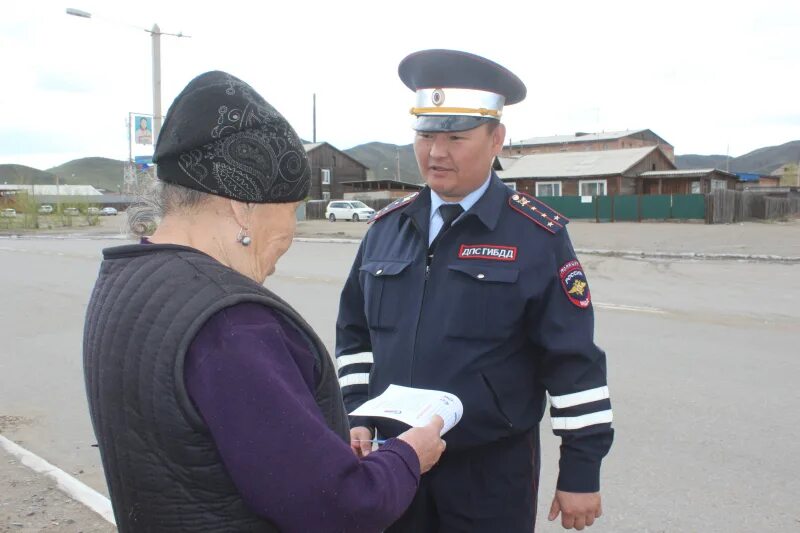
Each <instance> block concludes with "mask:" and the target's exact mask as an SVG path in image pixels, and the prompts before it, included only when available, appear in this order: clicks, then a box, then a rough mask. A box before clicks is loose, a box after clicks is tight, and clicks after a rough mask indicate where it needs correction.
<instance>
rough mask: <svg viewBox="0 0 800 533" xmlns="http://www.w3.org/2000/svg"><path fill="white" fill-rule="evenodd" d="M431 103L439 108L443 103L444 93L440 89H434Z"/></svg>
mask: <svg viewBox="0 0 800 533" xmlns="http://www.w3.org/2000/svg"><path fill="white" fill-rule="evenodd" d="M431 102H433V105H435V106H440V105H442V104H443V103H444V91H443V90H441V89H434V90H433V92H432V93H431Z"/></svg>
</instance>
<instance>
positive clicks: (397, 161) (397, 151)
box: [394, 146, 400, 181]
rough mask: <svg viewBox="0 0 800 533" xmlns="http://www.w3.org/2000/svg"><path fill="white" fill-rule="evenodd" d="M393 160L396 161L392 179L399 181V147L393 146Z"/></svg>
mask: <svg viewBox="0 0 800 533" xmlns="http://www.w3.org/2000/svg"><path fill="white" fill-rule="evenodd" d="M394 149H395V162H396V163H397V173H396V174H395V177H394V179H395V180H396V181H400V147H399V146H395V147H394Z"/></svg>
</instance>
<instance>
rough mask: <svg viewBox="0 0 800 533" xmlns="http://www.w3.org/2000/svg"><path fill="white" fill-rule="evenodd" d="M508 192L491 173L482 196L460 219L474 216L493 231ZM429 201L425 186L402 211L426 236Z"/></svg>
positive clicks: (428, 189)
mask: <svg viewBox="0 0 800 533" xmlns="http://www.w3.org/2000/svg"><path fill="white" fill-rule="evenodd" d="M508 191H509V188H508V186H507V185H506V184H505V183H503V182H502V181H501V180H500V178H498V177H497V174H495V173H494V171H493V172H492V174H491V176H490V177H489V181H488V187H487V188H486V191H485V192H484V193H483V196H481V197H480V198H478V199H477V201H476V202H475V204H474V205H473V206H472V207H470V208H469V210H467V212H466V213H464V214H463V215H462V216H461V217H462V218H464V217H467V216H476V217H478V219H479V220H480V221H481V223H483V225H484V226H486V228H487V229H489V230H490V231H491V230H493V229H495V227H497V221H498V220H499V219H500V213H501V212H502V210H503V206H504V205H505V202H506V198H507V197H508ZM476 192H477V191H476ZM431 201H432V199H431V189H430V187H428V186H426V187H425V188H424V189H422V190H421V191H420V193H419V196H417V198H415V199H414V201H413V202H411V205H409V206H408V207H406V208H405V209H403V216H407V217H410V218H411V219H412V220H414V222H415V223H416V225H417V227H418V228H419V229H420V231H422V232H423V234H426V235H427V231H428V228H429V227H430V215H431ZM401 220H402V217H401Z"/></svg>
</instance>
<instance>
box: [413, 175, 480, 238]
mask: <svg viewBox="0 0 800 533" xmlns="http://www.w3.org/2000/svg"><path fill="white" fill-rule="evenodd" d="M491 179H492V175H491V173H490V174H489V176H488V177H487V178H486V181H485V182H484V183H483V185H481V186H480V187H478V188H477V189H475V190H474V191H472V192H471V193H469V194H468V195H466V196H465V197H464V198H462V199H461V201H460V202H458V204H459V205H460V206H461V208H462V209H463V210H464V213H466V212H467V211H469V209H470V207H472V206H473V205H475V202H477V201H478V200H480V199H481V196H483V193H485V192H486V189H488V188H489V181H491ZM450 203H451V202H445V201H444V200H442V199H441V197H440V196H439V195H438V194H436V193H435V192H434V191H433V189H431V220H430V225H429V226H428V228H429V229H428V246H430V244H431V243H432V242H433V239H435V238H436V235H438V234H439V230H441V229H442V226H443V225H444V219H443V218H442V215H441V214H440V213H439V206H440V205H444V204H450ZM453 205H455V204H453ZM464 213H461V215H459V217H458V218H457V219H455V220H454V221H453V224H455V223H456V222H458V220H459V219H460V218H461V217H463V216H464Z"/></svg>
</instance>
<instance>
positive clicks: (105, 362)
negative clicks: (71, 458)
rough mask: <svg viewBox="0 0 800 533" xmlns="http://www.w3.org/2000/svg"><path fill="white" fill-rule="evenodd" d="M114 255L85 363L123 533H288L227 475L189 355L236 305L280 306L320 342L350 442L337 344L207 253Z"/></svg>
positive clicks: (98, 294) (329, 389)
mask: <svg viewBox="0 0 800 533" xmlns="http://www.w3.org/2000/svg"><path fill="white" fill-rule="evenodd" d="M103 255H104V258H105V260H104V261H103V263H102V264H101V266H100V274H99V276H98V279H97V283H96V284H95V287H94V291H93V293H92V297H91V301H90V302H89V308H88V310H87V315H86V325H85V329H84V341H83V361H84V372H85V377H86V392H87V395H88V399H89V409H90V412H91V416H92V424H93V425H94V431H95V434H96V435H97V440H98V444H99V447H100V454H101V457H102V460H103V468H104V469H105V475H106V481H107V482H108V489H109V492H110V494H111V501H112V504H113V506H114V515H115V516H116V520H117V526H118V528H119V530H120V531H122V532H129V531H133V532H139V531H146V532H150V531H152V532H157V531H277V528H276V527H275V526H274V525H272V524H271V523H269V522H267V521H266V520H264V519H262V518H260V517H259V516H257V515H256V514H255V513H253V512H252V511H250V510H249V509H248V508H247V507H246V506H245V504H244V503H243V501H242V499H241V497H240V496H239V493H238V492H237V490H236V488H235V486H234V484H233V482H232V480H231V479H230V476H229V475H228V473H227V472H226V470H225V468H224V467H223V464H222V461H221V459H220V457H219V454H218V453H217V449H216V446H215V444H214V441H213V440H212V438H211V436H210V434H209V432H208V429H207V427H206V425H205V423H204V422H203V420H202V418H201V417H200V415H199V414H198V413H197V411H196V410H195V408H194V406H193V404H192V402H191V400H190V398H189V396H188V394H187V392H186V389H185V386H184V380H183V363H184V356H185V354H186V350H187V349H188V347H189V345H190V343H191V342H192V339H194V337H195V334H196V333H197V332H198V330H199V329H200V328H201V327H202V325H203V324H204V323H205V322H206V321H207V320H208V319H209V318H210V317H211V316H212V315H213V314H214V313H216V312H217V311H219V310H221V309H223V308H225V307H229V306H232V305H235V304H238V303H241V302H258V303H261V304H263V305H266V306H269V307H272V308H274V309H277V310H279V311H280V312H281V313H282V314H283V315H284V316H285V317H287V318H288V319H289V320H290V321H291V322H292V323H294V324H295V325H296V326H297V327H298V329H299V330H300V331H302V332H303V333H304V334H305V336H306V338H307V339H308V341H309V346H310V347H311V348H312V351H313V352H314V353H315V355H316V358H317V364H318V368H319V370H320V376H321V377H320V381H319V384H318V387H317V390H316V392H315V398H316V401H317V404H318V405H319V407H320V409H321V410H322V413H323V416H324V417H325V420H326V421H327V423H328V426H329V427H330V428H331V429H332V430H333V431H335V432H336V433H337V434H338V435H339V436H340V437H341V438H342V440H344V441H345V442H349V436H348V425H347V414H346V413H345V410H344V406H343V404H342V396H341V392H340V390H339V385H338V383H337V380H336V370H335V368H334V366H333V363H332V362H331V359H330V357H329V355H328V352H327V350H326V349H325V346H324V345H323V344H322V342H321V341H320V339H319V338H318V337H317V335H316V334H315V333H314V331H313V330H312V329H311V327H310V326H309V325H308V324H307V323H306V322H305V320H303V319H302V318H301V317H300V316H299V315H298V314H297V312H296V311H294V310H293V309H292V308H291V307H290V306H289V305H288V304H287V303H286V302H284V301H283V300H281V299H280V298H279V297H278V296H276V295H275V294H273V293H271V292H270V291H268V290H267V289H265V288H264V287H263V286H261V285H259V284H257V283H255V282H254V281H252V280H251V279H249V278H247V277H245V276H242V275H241V274H239V273H237V272H235V271H233V270H231V269H230V268H227V267H225V266H223V265H222V264H220V263H219V262H217V261H216V260H214V259H213V258H211V257H209V256H207V255H205V254H203V253H201V252H199V251H197V250H194V249H192V248H186V247H183V246H175V245H160V244H144V245H129V246H120V247H116V248H109V249H107V250H104V251H103ZM232 386H235V384H232ZM280 430H281V428H275V431H276V437H279V438H280V435H279V432H280Z"/></svg>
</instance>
